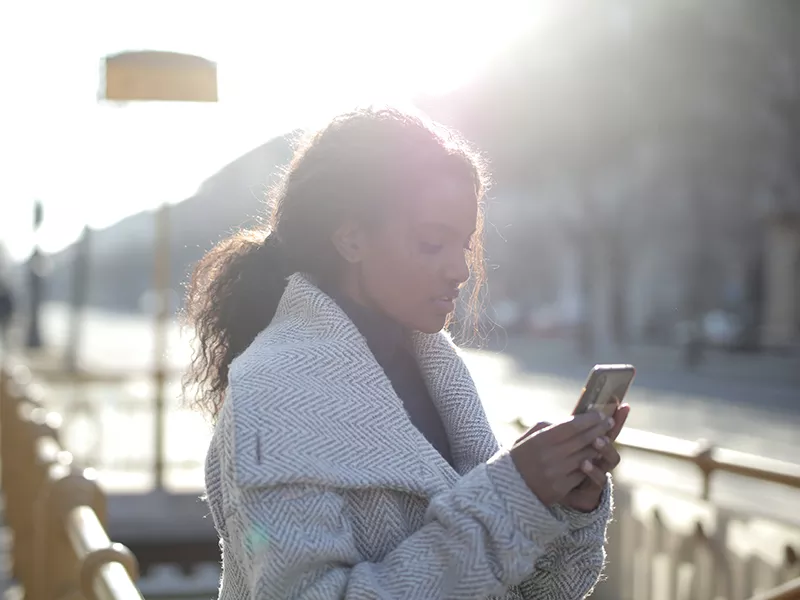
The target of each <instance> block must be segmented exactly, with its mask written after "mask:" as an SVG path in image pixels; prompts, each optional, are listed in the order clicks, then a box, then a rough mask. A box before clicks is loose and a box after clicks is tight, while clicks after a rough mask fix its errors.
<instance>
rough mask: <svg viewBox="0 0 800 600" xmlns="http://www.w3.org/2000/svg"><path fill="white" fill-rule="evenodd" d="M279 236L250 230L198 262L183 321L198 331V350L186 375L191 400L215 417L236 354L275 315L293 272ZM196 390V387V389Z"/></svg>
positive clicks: (185, 388)
mask: <svg viewBox="0 0 800 600" xmlns="http://www.w3.org/2000/svg"><path fill="white" fill-rule="evenodd" d="M287 262H288V261H287V259H286V256H285V253H284V252H283V251H282V248H281V245H280V243H279V242H278V240H277V237H276V236H275V235H267V236H265V232H264V231H257V230H246V231H240V232H238V233H236V234H235V235H233V236H231V237H229V238H227V239H225V240H223V241H222V242H220V243H218V244H217V245H216V246H215V247H214V248H213V249H212V250H210V251H209V252H208V253H207V254H206V255H205V256H204V257H203V258H202V259H201V260H200V262H199V263H198V264H197V265H196V267H195V268H194V271H193V273H192V277H191V280H190V282H189V285H188V289H187V294H186V302H185V306H184V310H183V315H182V321H183V324H184V325H185V326H188V327H189V328H191V329H193V330H194V338H195V344H196V346H195V348H194V349H193V354H192V360H191V365H190V368H189V370H188V372H187V374H186V375H185V377H184V380H183V385H184V390H185V391H188V389H189V388H192V393H191V394H190V393H185V397H187V398H191V400H190V404H192V405H193V406H194V407H195V408H198V409H200V410H201V411H202V412H205V413H207V414H209V415H210V416H211V417H212V419H215V418H216V416H217V414H218V413H219V410H220V409H221V407H222V402H223V400H224V397H225V390H226V388H227V386H228V369H229V366H230V364H231V362H232V361H233V359H234V358H236V357H237V356H239V355H240V354H241V353H242V352H244V350H245V349H246V348H247V347H248V346H249V345H250V344H251V343H252V342H253V340H254V339H255V338H256V336H257V335H258V334H259V333H260V332H261V331H262V330H263V329H264V328H266V327H267V325H269V323H270V322H271V321H272V318H273V317H274V316H275V311H276V309H277V308H278V302H280V299H281V296H282V295H283V292H284V290H285V289H286V279H287V277H288V276H289V275H291V269H290V268H289V265H288V264H287ZM194 388H197V389H194Z"/></svg>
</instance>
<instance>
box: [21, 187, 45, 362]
mask: <svg viewBox="0 0 800 600" xmlns="http://www.w3.org/2000/svg"><path fill="white" fill-rule="evenodd" d="M43 218H44V207H43V206H42V203H41V201H39V200H37V201H36V203H35V204H34V206H33V234H34V238H36V240H37V241H36V242H34V245H33V253H32V254H31V257H30V260H29V261H28V293H29V302H30V304H29V315H28V332H27V336H26V339H25V345H26V346H27V347H28V348H31V349H38V348H41V347H42V345H43V344H42V332H41V327H40V320H39V318H40V316H41V308H42V287H43V285H44V281H43V280H44V256H43V255H42V251H41V250H40V249H39V242H38V236H37V235H36V234H37V233H38V231H39V228H40V227H41V226H42V220H43Z"/></svg>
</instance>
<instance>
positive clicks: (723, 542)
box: [514, 422, 800, 600]
mask: <svg viewBox="0 0 800 600" xmlns="http://www.w3.org/2000/svg"><path fill="white" fill-rule="evenodd" d="M514 425H515V426H517V427H518V428H520V429H523V425H522V423H520V422H516V423H514ZM617 446H618V447H619V448H620V450H621V451H622V452H623V453H624V454H628V453H630V454H637V453H638V454H645V455H649V456H655V457H660V458H663V459H669V460H672V461H678V462H681V463H684V464H688V465H694V467H696V469H697V471H698V472H699V474H700V475H701V490H700V493H699V494H698V495H697V496H687V495H686V494H681V493H679V492H674V491H671V490H670V489H668V488H669V486H663V487H662V486H659V487H658V488H657V489H656V488H655V487H653V486H651V485H649V484H648V483H643V482H639V481H634V482H631V481H624V480H622V481H621V480H620V479H619V478H618V483H617V485H616V490H615V504H616V507H615V519H614V521H613V522H612V524H611V525H610V527H609V542H610V543H609V547H608V551H609V558H610V560H609V569H608V573H607V581H606V582H605V583H603V584H601V586H600V587H599V588H598V597H606V596H607V597H608V598H614V599H615V600H723V599H724V600H799V599H800V526H799V525H797V523H785V522H781V521H780V520H778V519H773V518H768V517H764V516H763V515H755V514H751V513H750V514H749V513H748V512H747V511H745V512H743V511H736V510H734V509H731V508H724V507H722V506H720V504H719V502H714V501H712V495H711V490H712V482H713V477H714V475H715V474H722V473H727V474H729V475H731V476H736V477H740V478H744V479H745V480H748V481H749V482H754V481H756V482H759V483H768V484H778V485H780V486H784V487H785V488H787V489H788V490H789V492H790V493H794V492H795V491H796V492H797V503H798V506H800V465H797V464H792V463H786V462H782V461H777V460H773V459H769V458H765V457H761V456H756V455H752V454H746V453H743V452H737V451H734V450H728V449H724V448H716V447H714V446H713V445H711V444H709V443H707V442H690V441H687V440H682V439H679V438H673V437H668V436H663V435H657V434H653V433H649V432H645V431H638V430H635V429H629V428H626V430H625V431H623V433H622V435H620V439H619V440H618V442H617ZM623 466H624V464H623ZM623 470H624V469H623ZM765 503H766V504H769V496H767V497H765Z"/></svg>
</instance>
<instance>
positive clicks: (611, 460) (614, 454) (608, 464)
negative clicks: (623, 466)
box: [595, 444, 620, 472]
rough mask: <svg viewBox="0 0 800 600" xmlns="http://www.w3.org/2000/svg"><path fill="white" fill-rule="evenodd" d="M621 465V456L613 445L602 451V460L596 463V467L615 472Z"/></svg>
mask: <svg viewBox="0 0 800 600" xmlns="http://www.w3.org/2000/svg"><path fill="white" fill-rule="evenodd" d="M619 463H620V456H619V452H618V451H617V449H616V448H615V447H614V445H613V444H608V445H607V446H605V447H604V448H603V449H602V450H600V460H599V461H596V462H595V465H596V466H597V467H598V468H599V469H601V470H603V471H605V472H609V471H613V470H614V469H615V468H617V466H618V465H619Z"/></svg>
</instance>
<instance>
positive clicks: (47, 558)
mask: <svg viewBox="0 0 800 600" xmlns="http://www.w3.org/2000/svg"><path fill="white" fill-rule="evenodd" d="M40 396H41V392H40V391H39V388H37V387H36V384H34V383H32V382H31V376H30V371H28V369H27V368H26V367H24V366H21V365H18V366H16V367H10V366H9V367H5V368H3V369H0V469H2V471H1V473H2V490H3V492H4V496H5V519H6V524H7V525H8V526H9V527H10V529H11V533H12V536H13V541H12V556H13V575H14V578H15V579H16V580H17V581H18V582H19V583H20V584H21V585H22V587H23V589H24V591H25V598H26V599H27V600H57V599H59V600H61V599H64V600H73V599H75V600H78V599H79V598H86V599H87V600H141V599H142V596H141V594H140V593H139V591H138V590H137V588H136V585H135V584H134V581H135V579H136V577H137V575H138V566H137V562H136V559H135V557H134V556H133V554H131V553H130V552H129V551H128V550H127V549H126V548H125V547H124V546H121V545H119V544H113V543H111V541H110V540H109V538H108V535H107V533H106V530H105V527H104V522H105V503H106V498H105V495H104V494H103V493H102V491H101V490H100V488H99V487H98V486H97V484H96V482H95V481H94V480H93V477H92V473H91V471H90V470H81V469H79V468H78V467H77V466H76V465H74V464H73V461H72V456H71V455H70V454H69V452H66V451H65V450H63V449H62V448H61V446H60V444H59V441H58V428H59V425H60V417H59V416H58V415H57V414H55V413H49V412H48V411H47V410H46V409H45V407H44V405H43V403H42V401H41V400H42V399H41V397H40Z"/></svg>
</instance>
